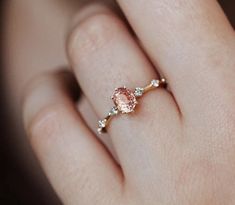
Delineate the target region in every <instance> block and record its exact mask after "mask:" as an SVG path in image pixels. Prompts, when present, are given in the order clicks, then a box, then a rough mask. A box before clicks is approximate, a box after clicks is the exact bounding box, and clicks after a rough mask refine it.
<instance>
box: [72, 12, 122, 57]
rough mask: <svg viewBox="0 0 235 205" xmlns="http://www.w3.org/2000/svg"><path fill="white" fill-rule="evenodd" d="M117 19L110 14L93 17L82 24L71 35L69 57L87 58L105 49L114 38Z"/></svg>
mask: <svg viewBox="0 0 235 205" xmlns="http://www.w3.org/2000/svg"><path fill="white" fill-rule="evenodd" d="M118 23H119V20H118V18H117V17H115V16H114V15H112V14H110V13H100V14H96V15H92V16H90V17H88V18H87V19H85V20H84V21H83V22H81V23H80V24H79V25H78V26H77V27H76V28H75V29H74V30H73V32H72V33H71V35H70V37H69V41H68V53H69V56H71V57H72V58H73V56H75V57H77V56H80V57H82V56H84V57H85V56H87V55H88V54H89V55H91V54H92V53H95V52H96V51H97V50H98V49H100V48H102V47H104V46H105V45H106V44H107V43H108V42H109V41H110V40H111V39H112V38H114V34H115V30H117V29H115V27H116V25H117V24H118Z"/></svg>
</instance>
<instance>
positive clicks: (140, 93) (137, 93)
mask: <svg viewBox="0 0 235 205" xmlns="http://www.w3.org/2000/svg"><path fill="white" fill-rule="evenodd" d="M143 93H144V88H139V87H138V88H136V89H135V92H134V94H135V96H136V97H140V96H142V95H143Z"/></svg>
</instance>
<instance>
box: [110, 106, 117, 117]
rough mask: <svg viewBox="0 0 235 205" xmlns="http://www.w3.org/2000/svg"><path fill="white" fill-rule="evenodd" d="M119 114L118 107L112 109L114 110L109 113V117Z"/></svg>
mask: <svg viewBox="0 0 235 205" xmlns="http://www.w3.org/2000/svg"><path fill="white" fill-rule="evenodd" d="M117 114H118V108H117V107H112V109H111V110H110V111H109V115H110V116H113V115H117Z"/></svg>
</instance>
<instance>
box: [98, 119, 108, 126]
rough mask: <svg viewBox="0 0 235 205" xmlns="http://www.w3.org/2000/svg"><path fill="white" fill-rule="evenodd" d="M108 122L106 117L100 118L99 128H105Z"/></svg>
mask: <svg viewBox="0 0 235 205" xmlns="http://www.w3.org/2000/svg"><path fill="white" fill-rule="evenodd" d="M106 122H107V120H106V119H104V120H99V122H98V126H99V128H105V126H106Z"/></svg>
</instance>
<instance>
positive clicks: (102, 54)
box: [24, 0, 235, 205]
mask: <svg viewBox="0 0 235 205" xmlns="http://www.w3.org/2000/svg"><path fill="white" fill-rule="evenodd" d="M118 3H119V4H120V6H121V8H122V10H123V12H124V14H125V15H126V17H127V19H128V20H129V23H130V26H131V28H132V29H133V30H134V32H135V34H136V36H137V38H136V36H134V35H133V34H132V33H130V29H128V27H127V25H126V24H125V23H124V22H123V21H122V20H121V19H120V18H119V17H118V16H117V15H115V14H114V13H113V12H112V11H111V10H110V9H109V8H108V7H106V6H104V5H100V4H92V5H90V6H89V7H87V8H85V9H84V10H83V12H79V13H78V15H77V18H76V22H77V23H76V25H75V26H74V29H73V31H72V34H71V35H70V37H69V40H68V57H69V60H70V62H71V65H72V69H73V72H74V75H75V76H76V79H77V81H78V82H79V84H80V86H81V88H82V90H83V93H84V96H83V99H84V100H85V101H88V102H89V104H88V105H87V106H88V107H89V109H90V111H91V112H92V110H94V111H95V113H96V117H97V118H102V117H104V115H105V114H106V112H107V111H108V110H109V108H110V107H111V106H112V103H111V101H110V99H109V96H111V95H112V93H113V91H114V88H115V87H120V86H123V85H126V86H127V87H130V88H135V87H136V86H141V85H145V84H146V83H148V82H149V81H150V80H151V79H153V78H158V77H159V74H161V75H163V76H164V77H165V78H166V79H167V81H168V85H169V90H166V89H159V90H156V91H153V92H150V93H148V94H146V95H145V97H143V98H142V99H141V100H140V104H139V105H138V109H137V110H136V112H135V113H134V114H129V115H119V116H118V117H116V118H115V119H113V121H112V123H111V125H110V127H109V128H108V135H109V137H110V139H111V141H112V144H113V147H114V150H115V152H116V155H117V157H114V154H110V152H109V151H107V148H106V146H105V145H104V144H103V143H101V141H99V140H98V138H97V136H96V134H95V133H94V132H92V131H91V129H90V127H92V124H91V123H90V122H88V121H85V120H83V114H81V113H80V114H79V113H78V112H77V110H76V108H75V102H74V98H73V95H71V93H72V92H71V91H72V90H74V89H72V87H74V84H76V83H74V80H73V79H72V78H71V76H70V75H69V74H68V73H59V74H58V73H57V74H48V75H44V76H43V77H41V78H40V79H37V80H36V82H35V81H34V82H33V83H32V84H31V85H29V88H28V91H27V95H26V97H25V101H24V102H25V103H24V121H25V127H26V130H27V132H28V134H29V136H30V141H31V143H32V146H33V149H34V150H35V152H36V154H37V156H38V158H39V160H40V162H41V164H42V166H43V168H44V170H45V172H46V174H47V176H48V178H49V180H50V182H51V183H52V185H53V187H54V189H55V190H56V192H57V193H58V195H59V197H60V198H61V199H62V201H63V202H64V203H65V204H81V205H88V204H92V205H93V204H97V205H111V204H112V205H120V204H121V205H129V204H131V205H137V204H141V205H142V204H148V205H151V204H154V205H156V204H161V205H166V204H171V205H173V204H175V205H188V204H190V205H193V204H195V205H204V204H205V205H206V204H213V205H222V204H223V205H224V204H226V205H230V204H231V205H232V204H234V203H235V171H234V167H235V157H234V156H235V109H234V105H235V92H234V91H235V81H234V79H235V37H234V31H233V29H232V27H231V26H230V25H229V23H228V21H227V19H226V17H225V15H224V14H223V12H222V10H221V8H220V7H219V5H218V4H217V2H216V1H212V0H206V1H205V0H197V1H196V0H187V1H186V0H177V1H174V2H173V1H172V2H171V3H169V1H165V0H158V1H152V0H151V1H148V2H146V1H143V0H138V1H136V0H118ZM137 39H138V40H137ZM115 158H116V159H117V160H115Z"/></svg>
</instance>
